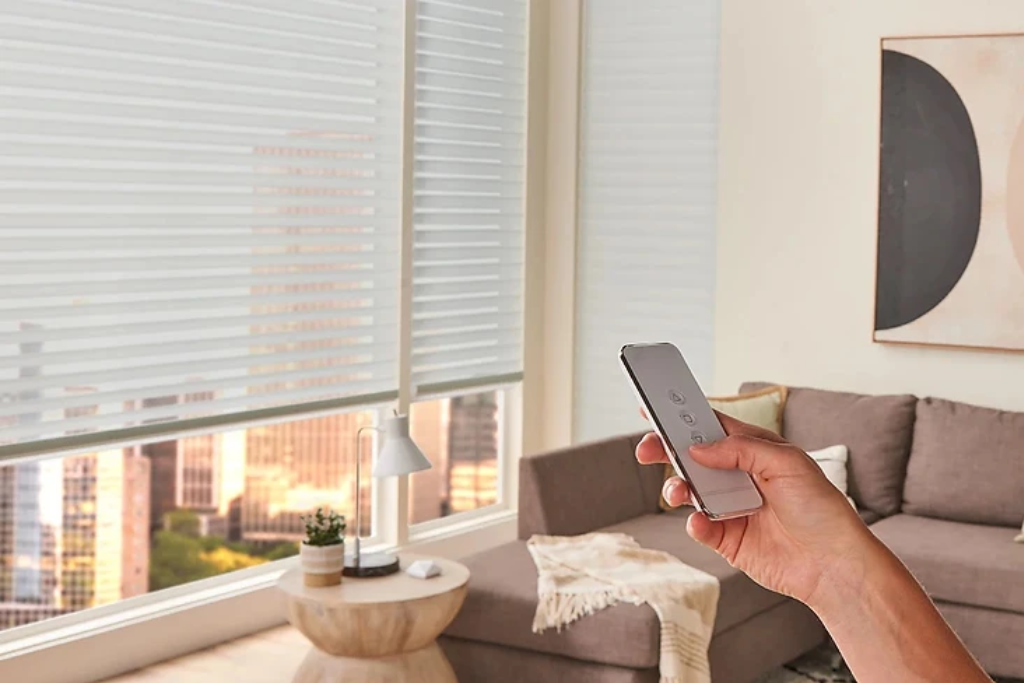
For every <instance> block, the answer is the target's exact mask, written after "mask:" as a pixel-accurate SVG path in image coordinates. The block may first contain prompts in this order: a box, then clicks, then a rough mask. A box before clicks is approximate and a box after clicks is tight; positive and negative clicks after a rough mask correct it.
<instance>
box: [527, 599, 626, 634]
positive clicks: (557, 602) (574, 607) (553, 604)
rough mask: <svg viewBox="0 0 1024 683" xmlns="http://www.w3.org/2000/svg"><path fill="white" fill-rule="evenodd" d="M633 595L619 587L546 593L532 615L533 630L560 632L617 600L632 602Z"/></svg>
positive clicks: (535, 631) (538, 631)
mask: <svg viewBox="0 0 1024 683" xmlns="http://www.w3.org/2000/svg"><path fill="white" fill-rule="evenodd" d="M633 601H634V597H633V595H631V594H630V593H629V591H626V590H624V589H621V588H615V589H612V590H607V591H602V592H600V593H577V594H565V593H548V594H546V595H544V596H542V597H541V598H540V600H539V603H538V605H537V612H536V614H534V615H533V632H534V633H542V632H543V631H545V630H547V629H549V628H555V629H556V630H557V631H559V632H561V630H562V627H563V626H568V625H569V624H571V623H572V622H574V621H576V620H577V619H579V618H580V617H585V616H588V615H590V614H593V613H594V612H598V611H600V610H603V609H605V608H606V607H611V606H612V605H614V604H616V603H618V602H633Z"/></svg>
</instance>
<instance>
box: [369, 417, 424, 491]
mask: <svg viewBox="0 0 1024 683" xmlns="http://www.w3.org/2000/svg"><path fill="white" fill-rule="evenodd" d="M381 431H382V432H384V443H383V445H382V446H381V448H380V453H379V454H378V455H377V463H376V464H375V465H374V466H373V476H374V477H394V476H398V475H401V474H412V473H413V472H419V471H421V470H429V469H430V461H429V460H427V456H425V455H423V451H421V450H420V447H419V446H417V445H416V442H415V441H413V440H412V437H410V436H409V416H408V415H396V416H395V417H389V418H387V419H386V420H384V424H383V425H381Z"/></svg>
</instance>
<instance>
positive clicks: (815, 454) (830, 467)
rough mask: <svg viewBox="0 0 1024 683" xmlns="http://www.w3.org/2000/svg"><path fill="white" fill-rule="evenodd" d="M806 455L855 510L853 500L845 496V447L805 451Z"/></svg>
mask: <svg viewBox="0 0 1024 683" xmlns="http://www.w3.org/2000/svg"><path fill="white" fill-rule="evenodd" d="M807 455H809V456H811V458H813V459H814V462H816V463H818V467H820V468H821V471H822V472H824V473H825V478H826V479H828V480H829V481H830V482H832V485H833V486H835V487H836V488H837V489H839V490H840V491H842V492H843V495H844V496H846V500H848V501H850V505H853V507H854V509H856V508H857V506H856V505H855V504H854V502H853V498H850V496H847V495H846V460H847V459H848V458H849V457H850V449H848V448H847V447H846V446H829V447H828V448H822V449H821V450H817V451H807Z"/></svg>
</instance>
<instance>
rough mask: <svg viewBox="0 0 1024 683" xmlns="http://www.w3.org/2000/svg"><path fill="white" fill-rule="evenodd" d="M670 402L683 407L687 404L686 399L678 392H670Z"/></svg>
mask: <svg viewBox="0 0 1024 683" xmlns="http://www.w3.org/2000/svg"><path fill="white" fill-rule="evenodd" d="M668 400H670V401H672V402H673V403H675V404H676V405H677V406H681V405H683V404H684V403H686V397H685V396H683V395H682V394H680V393H679V392H678V391H669V392H668Z"/></svg>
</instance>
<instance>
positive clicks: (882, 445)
mask: <svg viewBox="0 0 1024 683" xmlns="http://www.w3.org/2000/svg"><path fill="white" fill-rule="evenodd" d="M766 386H770V385H769V384H768V383H763V382H748V383H746V384H744V385H743V386H742V387H740V391H741V392H744V391H752V390H754V389H759V388H763V387H766ZM916 403H917V398H916V397H914V396H911V395H909V394H907V395H898V396H867V395H864V394H851V393H846V392H841V391H825V390H822V389H806V388H800V387H790V389H789V396H788V397H787V398H786V409H785V411H784V412H783V415H782V435H783V436H784V437H785V438H786V439H788V440H789V441H791V442H793V443H795V444H796V445H797V446H800V448H803V449H804V450H818V449H821V448H826V447H828V446H834V445H837V444H842V445H844V446H846V447H847V448H848V449H849V451H850V453H849V460H848V461H847V470H848V475H849V477H848V485H849V490H848V492H849V494H850V497H852V498H853V500H854V502H855V503H856V504H857V507H858V508H862V509H863V508H866V509H868V510H871V511H873V512H875V513H877V514H879V515H881V516H883V517H888V516H889V515H894V514H896V513H897V512H899V511H900V502H901V499H902V495H903V481H904V477H905V474H906V468H907V460H908V458H909V457H910V440H911V438H912V437H913V431H914V406H915V404H916Z"/></svg>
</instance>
